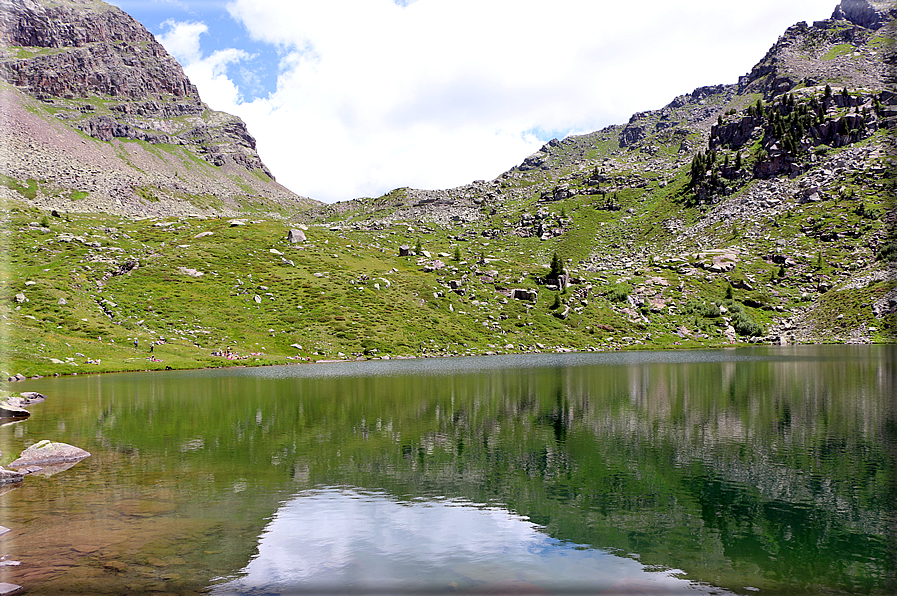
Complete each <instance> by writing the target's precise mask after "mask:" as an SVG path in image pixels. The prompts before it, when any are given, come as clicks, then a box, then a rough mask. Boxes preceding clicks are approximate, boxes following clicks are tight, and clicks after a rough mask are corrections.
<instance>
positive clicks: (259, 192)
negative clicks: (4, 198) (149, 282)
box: [0, 0, 311, 215]
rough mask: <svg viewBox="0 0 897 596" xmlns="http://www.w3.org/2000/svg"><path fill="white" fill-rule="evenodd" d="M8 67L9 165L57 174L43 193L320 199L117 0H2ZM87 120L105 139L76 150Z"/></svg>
mask: <svg viewBox="0 0 897 596" xmlns="http://www.w3.org/2000/svg"><path fill="white" fill-rule="evenodd" d="M0 79H2V80H3V81H5V83H6V85H4V86H3V88H2V89H0V92H2V93H3V96H4V102H3V103H4V106H3V109H2V110H0V118H3V120H4V121H5V122H4V123H2V124H0V126H2V127H3V132H4V134H5V135H6V137H7V139H6V145H7V148H9V149H11V150H10V151H8V152H7V153H6V154H5V155H4V159H3V162H4V163H3V170H4V171H3V172H2V173H3V174H5V175H6V176H9V177H11V178H14V179H16V180H28V179H35V180H44V181H46V182H45V185H43V186H41V189H40V190H41V192H39V193H37V196H35V197H34V199H33V200H34V201H35V202H37V203H38V204H39V205H42V206H50V207H53V208H56V209H62V210H94V209H101V210H112V211H115V212H121V213H129V214H133V215H145V214H157V213H158V214H162V213H166V212H179V213H182V212H191V211H195V210H197V209H198V210H199V211H200V212H202V213H209V212H214V211H225V212H229V211H240V210H242V209H244V208H247V207H249V206H250V205H252V204H255V206H254V207H253V209H259V208H261V209H262V210H270V211H283V210H287V211H289V210H294V209H297V208H302V207H304V206H307V205H308V204H311V201H309V200H307V199H301V198H299V197H297V196H296V195H294V194H293V193H291V192H290V191H288V190H287V189H285V188H283V187H282V186H280V185H278V184H276V182H275V181H274V176H273V175H272V173H271V172H270V171H269V170H268V169H267V167H265V165H264V163H263V162H262V160H261V158H260V157H259V156H258V153H257V152H256V145H255V139H254V138H253V137H252V136H251V135H250V134H249V132H248V130H247V129H246V126H245V124H244V123H243V122H242V121H241V120H240V119H239V118H236V117H234V116H231V115H229V114H225V113H222V112H215V111H213V110H210V109H209V107H208V106H207V105H205V104H204V103H203V102H202V100H201V99H200V97H199V94H198V92H197V90H196V87H195V86H194V85H193V84H192V83H191V82H190V80H189V79H188V78H187V76H186V75H185V74H184V71H183V69H182V68H181V66H180V65H179V64H178V63H177V61H176V60H174V58H172V57H171V56H170V55H169V54H168V53H167V52H166V51H165V49H164V48H163V47H162V46H161V45H160V44H159V43H158V42H157V41H156V40H155V38H154V37H153V35H152V34H151V33H150V32H149V31H147V30H146V29H145V28H144V27H143V26H142V25H141V24H140V23H138V22H137V21H135V20H134V19H133V18H131V17H130V16H129V15H127V14H126V13H124V12H122V11H121V10H119V9H118V8H116V7H114V6H110V5H108V4H105V3H104V2H101V1H99V0H39V1H38V0H0ZM48 128H49V129H54V132H53V133H49V131H48ZM73 132H74V133H75V134H74V136H73V135H72V133H73ZM79 132H80V133H83V134H84V135H86V136H87V137H89V138H91V139H94V140H96V141H99V143H93V142H91V143H89V144H88V146H87V147H86V148H84V147H82V149H86V150H82V151H79V152H76V154H74V155H68V154H69V153H71V152H70V151H66V147H68V148H70V147H71V143H73V144H74V145H76V146H80V145H83V144H84V138H83V137H82V138H78V137H79V136H80V135H79V134H78V133H79ZM45 137H46V138H47V141H48V142H47V143H40V142H36V141H39V140H40V139H42V138H45ZM98 172H99V173H98ZM73 173H74V175H73ZM73 196H74V197H77V198H78V200H77V201H75V202H73V201H72V200H71V197H73ZM259 203H261V204H263V205H258V204H259Z"/></svg>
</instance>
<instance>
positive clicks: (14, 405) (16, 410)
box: [0, 396, 31, 418]
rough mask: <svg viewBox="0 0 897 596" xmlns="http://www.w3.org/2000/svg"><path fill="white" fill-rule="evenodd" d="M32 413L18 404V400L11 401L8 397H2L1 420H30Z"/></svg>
mask: <svg viewBox="0 0 897 596" xmlns="http://www.w3.org/2000/svg"><path fill="white" fill-rule="evenodd" d="M29 416H31V412H29V411H28V410H26V409H25V408H23V407H22V406H20V405H19V404H18V401H17V400H10V398H9V397H8V396H3V397H0V418H28V417H29Z"/></svg>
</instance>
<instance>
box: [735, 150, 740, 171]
mask: <svg viewBox="0 0 897 596" xmlns="http://www.w3.org/2000/svg"><path fill="white" fill-rule="evenodd" d="M735 169H736V170H740V169H741V150H740V149H739V150H738V153H736V154H735Z"/></svg>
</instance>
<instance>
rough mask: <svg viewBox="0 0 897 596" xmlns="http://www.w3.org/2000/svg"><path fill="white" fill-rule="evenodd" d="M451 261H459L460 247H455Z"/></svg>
mask: <svg viewBox="0 0 897 596" xmlns="http://www.w3.org/2000/svg"><path fill="white" fill-rule="evenodd" d="M452 259H453V260H455V261H460V260H461V248H460V247H458V246H456V247H455V254H454V255H453V256H452Z"/></svg>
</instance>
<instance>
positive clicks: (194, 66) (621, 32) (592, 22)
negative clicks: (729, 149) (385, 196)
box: [163, 0, 834, 201]
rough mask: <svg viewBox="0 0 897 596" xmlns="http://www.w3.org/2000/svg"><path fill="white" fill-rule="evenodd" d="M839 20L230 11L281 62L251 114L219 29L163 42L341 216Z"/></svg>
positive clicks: (514, 3) (618, 9)
mask: <svg viewBox="0 0 897 596" xmlns="http://www.w3.org/2000/svg"><path fill="white" fill-rule="evenodd" d="M833 5H834V3H832V2H831V0H790V1H789V2H788V3H781V2H779V0H753V1H752V2H734V3H730V2H719V1H718V0H683V1H681V2H669V1H668V0H642V2H628V3H626V2H598V1H582V0H554V1H553V2H545V1H544V0H538V1H536V0H416V1H415V2H413V3H410V4H407V5H405V6H401V5H399V4H397V3H396V2H394V0H328V1H327V2H318V1H310V0H232V1H231V2H230V3H229V4H228V11H229V12H230V14H231V15H232V16H233V18H235V19H236V20H238V21H239V22H241V23H242V24H243V25H244V26H245V27H246V29H247V30H248V32H249V33H250V35H251V36H252V37H253V38H254V39H255V40H257V41H261V42H264V43H270V44H273V45H275V46H277V47H278V49H279V51H280V55H281V63H280V65H279V66H280V75H279V79H278V84H277V90H276V91H275V92H273V93H272V94H270V95H269V96H268V97H265V98H261V99H256V100H254V101H252V102H243V101H241V99H240V95H239V92H238V90H237V87H236V86H235V85H234V84H233V83H232V81H231V80H230V79H229V78H228V77H227V71H226V66H227V65H228V64H229V63H232V62H236V61H239V60H242V59H245V58H246V56H247V55H246V53H245V52H243V51H242V50H222V51H219V52H216V53H215V54H212V55H211V56H209V57H207V58H203V57H202V56H201V55H200V54H199V53H198V39H199V36H200V35H201V34H202V33H204V32H205V29H204V27H205V25H202V24H198V23H172V24H171V25H170V29H169V31H168V32H167V33H166V34H165V35H164V36H163V43H164V44H165V45H166V47H167V48H168V49H169V50H170V51H172V53H173V54H174V55H175V56H176V57H178V58H179V59H180V58H181V56H184V58H185V59H186V60H187V61H186V65H185V70H186V71H187V73H188V75H189V76H190V77H191V80H193V82H194V83H195V84H196V85H197V86H198V87H199V89H200V93H201V94H202V96H203V98H204V100H205V101H206V102H207V103H210V104H211V105H212V106H213V107H215V108H216V109H226V110H228V111H233V112H234V113H236V114H237V115H239V116H241V117H242V118H243V119H244V120H246V122H247V124H248V126H249V129H250V132H251V133H252V134H253V135H255V136H256V138H257V139H258V142H259V151H260V153H261V155H262V158H263V159H264V160H265V162H266V164H267V165H268V166H269V167H270V168H271V169H272V171H273V172H274V174H275V175H276V176H277V177H278V180H279V181H281V182H282V183H283V184H285V185H286V186H287V187H289V188H291V189H292V190H294V191H295V192H297V193H300V194H303V195H307V196H311V197H313V198H317V199H321V200H326V201H333V200H338V199H349V198H353V197H356V196H363V195H374V196H376V195H379V194H381V193H383V192H386V191H388V190H390V189H392V188H394V187H397V186H405V185H408V186H415V187H423V188H440V187H441V188H444V187H449V186H454V185H458V184H463V183H465V182H469V181H470V180H473V179H476V178H492V177H494V176H496V175H498V174H499V173H501V172H502V171H504V170H506V169H508V168H510V167H512V166H513V165H515V164H517V163H519V162H520V161H522V159H523V158H525V157H526V156H527V155H528V154H529V153H531V152H532V151H534V150H535V149H537V148H538V147H539V146H540V145H541V141H540V140H538V139H536V138H535V136H533V134H528V133H527V131H532V130H544V131H556V132H557V133H558V134H560V135H561V136H563V135H564V134H566V133H568V132H586V131H589V130H595V129H597V128H600V127H602V126H605V125H607V124H611V123H618V122H625V121H626V119H628V117H629V115H630V114H632V113H633V112H635V111H639V110H645V109H655V108H659V107H661V106H663V105H665V104H666V103H668V102H669V101H670V100H671V99H672V98H673V97H674V96H675V95H678V94H681V93H686V92H689V91H691V90H692V89H694V88H695V87H698V86H701V85H709V84H716V83H731V82H735V80H737V77H738V76H739V75H741V74H744V73H746V72H747V71H749V70H750V68H751V67H752V66H753V65H754V64H755V63H756V62H757V61H758V60H759V59H760V58H762V56H763V54H764V53H765V51H766V50H767V49H768V48H769V47H770V46H771V45H772V44H773V43H774V42H775V40H776V39H777V37H778V36H779V35H780V34H781V33H782V32H784V30H785V28H786V27H787V26H789V25H791V24H793V23H794V22H797V21H799V20H811V21H812V20H816V19H822V18H826V17H827V16H828V15H829V14H830V13H831V10H832V8H833ZM179 53H180V55H179Z"/></svg>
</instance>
